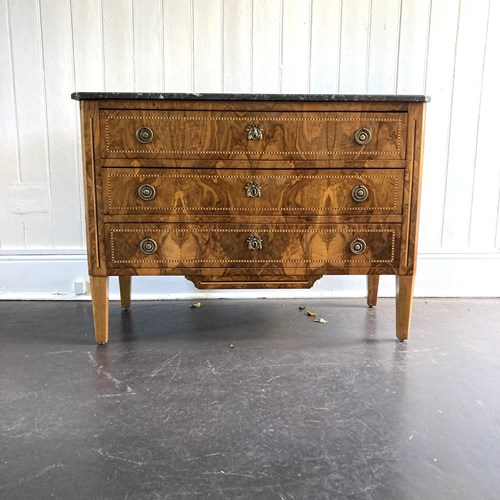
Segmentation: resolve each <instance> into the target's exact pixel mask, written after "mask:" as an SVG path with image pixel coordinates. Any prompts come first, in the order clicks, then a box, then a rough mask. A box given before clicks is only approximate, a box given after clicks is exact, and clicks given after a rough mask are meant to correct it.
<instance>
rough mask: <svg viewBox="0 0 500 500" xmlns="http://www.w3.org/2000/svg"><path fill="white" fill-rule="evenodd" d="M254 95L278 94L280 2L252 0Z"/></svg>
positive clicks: (279, 77) (277, 0)
mask: <svg viewBox="0 0 500 500" xmlns="http://www.w3.org/2000/svg"><path fill="white" fill-rule="evenodd" d="M252 16H253V22H252V25H253V35H252V46H253V51H252V75H253V89H252V90H253V92H257V93H259V92H262V93H277V92H279V90H280V81H281V76H280V75H281V67H280V64H281V0H253V13H252Z"/></svg>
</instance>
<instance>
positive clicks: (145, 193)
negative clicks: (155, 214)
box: [137, 184, 156, 201]
mask: <svg viewBox="0 0 500 500" xmlns="http://www.w3.org/2000/svg"><path fill="white" fill-rule="evenodd" d="M137 194H138V195H139V198H140V199H141V200H144V201H151V200H152V199H153V198H154V197H155V196H156V189H155V188H154V187H153V186H151V184H143V185H142V186H139V189H138V190H137Z"/></svg>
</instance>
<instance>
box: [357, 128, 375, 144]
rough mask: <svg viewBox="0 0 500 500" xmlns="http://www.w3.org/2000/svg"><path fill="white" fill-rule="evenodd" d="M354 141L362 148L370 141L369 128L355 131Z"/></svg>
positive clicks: (370, 133)
mask: <svg viewBox="0 0 500 500" xmlns="http://www.w3.org/2000/svg"><path fill="white" fill-rule="evenodd" d="M354 140H355V141H356V142H357V143H358V144H359V145H360V146H364V145H365V144H368V143H369V142H370V141H371V140H372V132H371V130H370V129H369V128H366V127H362V128H360V129H358V130H356V133H355V134H354Z"/></svg>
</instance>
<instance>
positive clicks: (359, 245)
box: [350, 238, 366, 255]
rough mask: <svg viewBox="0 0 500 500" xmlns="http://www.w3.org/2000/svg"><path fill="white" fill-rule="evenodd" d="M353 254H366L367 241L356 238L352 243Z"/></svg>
mask: <svg viewBox="0 0 500 500" xmlns="http://www.w3.org/2000/svg"><path fill="white" fill-rule="evenodd" d="M350 248H351V252H352V253H353V254H355V255H359V254H362V253H364V251H365V250H366V241H365V240H363V239H362V238H356V239H355V240H354V241H352V242H351V247H350Z"/></svg>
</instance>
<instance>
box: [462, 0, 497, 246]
mask: <svg viewBox="0 0 500 500" xmlns="http://www.w3.org/2000/svg"><path fill="white" fill-rule="evenodd" d="M498 26H500V3H499V2H496V1H492V2H490V13H489V21H488V31H487V43H486V51H485V60H484V70H483V78H482V88H481V103H480V105H481V107H480V115H479V127H478V134H477V145H476V168H475V175H474V191H473V204H472V211H471V221H470V235H469V246H470V247H472V248H476V249H477V248H483V247H487V248H493V247H494V246H495V243H496V242H495V234H496V223H497V217H498V209H499V203H500V200H499V195H500V161H498V160H496V159H494V157H495V156H496V155H495V153H494V151H495V150H496V147H497V143H496V141H495V140H494V139H493V140H492V137H493V136H494V135H495V134H496V131H497V130H498V117H499V116H500V99H498V88H499V83H498V82H499V79H500V70H499V66H498V49H499V47H500V29H498ZM472 142H474V137H472ZM496 245H497V246H500V244H499V243H496Z"/></svg>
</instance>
